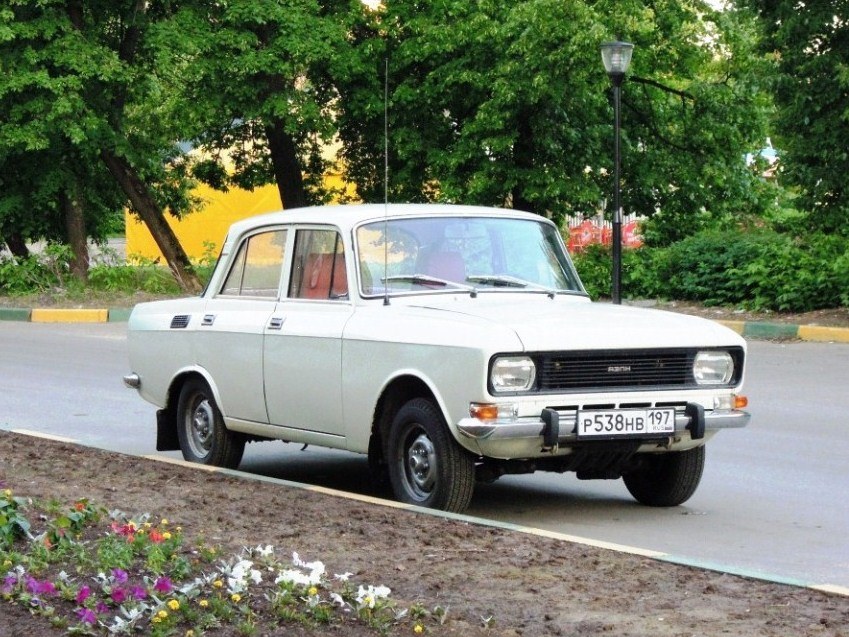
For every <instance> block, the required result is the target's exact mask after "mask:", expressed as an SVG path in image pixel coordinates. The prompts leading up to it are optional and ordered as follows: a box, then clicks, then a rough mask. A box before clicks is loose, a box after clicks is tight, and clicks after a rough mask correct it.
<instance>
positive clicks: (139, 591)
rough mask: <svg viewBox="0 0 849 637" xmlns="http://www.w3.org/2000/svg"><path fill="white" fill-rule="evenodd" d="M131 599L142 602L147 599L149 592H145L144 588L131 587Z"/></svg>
mask: <svg viewBox="0 0 849 637" xmlns="http://www.w3.org/2000/svg"><path fill="white" fill-rule="evenodd" d="M130 597H132V598H133V599H134V600H136V601H138V602H140V601H142V600H144V599H147V591H146V590H144V587H143V586H132V587H130Z"/></svg>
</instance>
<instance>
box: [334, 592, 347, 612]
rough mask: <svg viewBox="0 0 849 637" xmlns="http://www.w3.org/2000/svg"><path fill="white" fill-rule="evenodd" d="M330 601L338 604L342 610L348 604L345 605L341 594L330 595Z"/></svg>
mask: <svg viewBox="0 0 849 637" xmlns="http://www.w3.org/2000/svg"><path fill="white" fill-rule="evenodd" d="M330 600H331V601H332V602H333V603H334V604H338V605H339V607H340V608H345V606H346V605H347V604H345V600H344V599H342V596H341V595H340V594H339V593H330Z"/></svg>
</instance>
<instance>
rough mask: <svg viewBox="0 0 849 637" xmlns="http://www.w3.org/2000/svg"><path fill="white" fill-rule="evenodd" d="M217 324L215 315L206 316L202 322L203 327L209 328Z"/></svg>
mask: <svg viewBox="0 0 849 637" xmlns="http://www.w3.org/2000/svg"><path fill="white" fill-rule="evenodd" d="M213 323H215V314H204V315H203V320H202V321H201V327H209V326H210V325H212V324H213Z"/></svg>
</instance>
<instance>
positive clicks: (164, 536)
mask: <svg viewBox="0 0 849 637" xmlns="http://www.w3.org/2000/svg"><path fill="white" fill-rule="evenodd" d="M162 539H163V540H170V539H171V534H170V533H169V532H168V531H165V533H163V534H162Z"/></svg>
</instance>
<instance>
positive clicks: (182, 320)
mask: <svg viewBox="0 0 849 637" xmlns="http://www.w3.org/2000/svg"><path fill="white" fill-rule="evenodd" d="M189 319H191V315H190V314H178V315H177V316H175V317H174V318H172V319H171V329H178V330H179V329H183V328H184V327H188V326H189Z"/></svg>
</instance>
